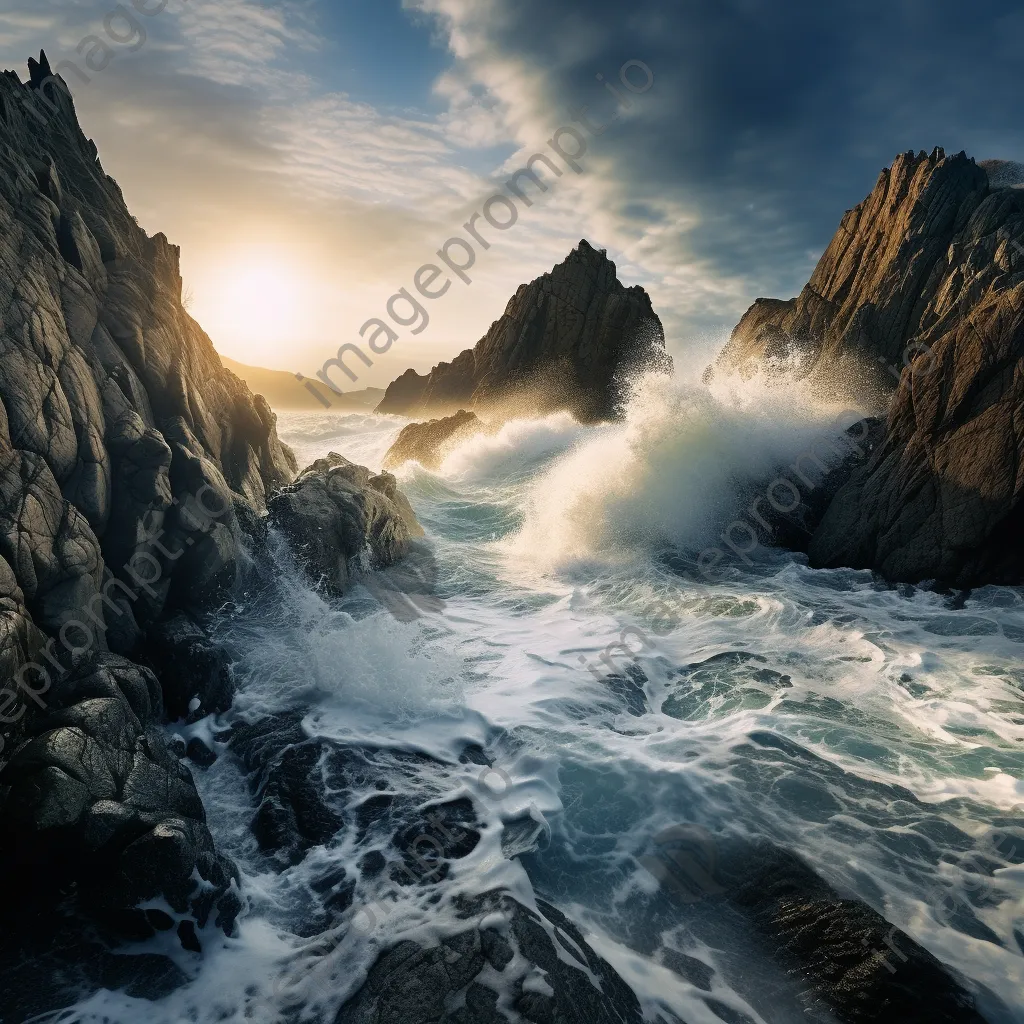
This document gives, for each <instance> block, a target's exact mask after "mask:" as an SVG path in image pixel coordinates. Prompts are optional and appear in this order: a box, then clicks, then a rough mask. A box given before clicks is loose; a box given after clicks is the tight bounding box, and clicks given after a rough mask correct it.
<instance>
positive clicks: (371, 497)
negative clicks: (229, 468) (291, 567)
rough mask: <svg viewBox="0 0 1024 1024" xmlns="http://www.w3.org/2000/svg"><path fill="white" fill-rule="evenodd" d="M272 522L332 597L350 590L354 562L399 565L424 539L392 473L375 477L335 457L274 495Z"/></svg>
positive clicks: (316, 464) (318, 463) (371, 565)
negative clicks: (363, 558) (415, 542)
mask: <svg viewBox="0 0 1024 1024" xmlns="http://www.w3.org/2000/svg"><path fill="white" fill-rule="evenodd" d="M270 520H271V522H272V523H273V524H274V525H275V526H276V527H277V528H278V529H279V530H280V531H281V532H282V533H283V534H284V535H285V537H286V538H287V539H288V541H289V543H290V544H291V547H292V549H293V550H294V551H295V553H296V555H297V556H298V557H299V560H300V561H301V562H302V564H303V566H304V567H305V569H306V570H307V571H308V572H309V574H310V575H311V576H312V578H313V580H314V581H315V582H317V583H320V584H321V585H322V586H323V587H324V589H325V590H326V591H327V592H328V593H330V594H336V595H337V594H342V593H344V592H345V591H346V590H347V589H348V585H349V579H350V577H351V574H352V568H353V562H354V561H355V560H356V559H358V558H359V557H360V556H362V555H364V554H366V555H368V556H369V565H368V566H367V568H373V569H380V568H386V567H387V566H390V565H394V564H395V563H396V562H397V561H398V560H399V559H400V558H402V557H403V556H404V555H405V554H406V553H407V552H408V550H409V544H410V542H411V541H412V540H413V538H415V537H422V536H423V528H422V527H421V526H420V524H419V523H418V522H417V521H416V514H415V513H414V512H413V510H412V506H411V505H410V504H409V501H408V499H407V498H406V497H405V495H404V494H402V492H401V491H400V490H399V489H398V482H397V481H396V480H395V478H394V477H393V476H392V475H391V474H390V473H381V474H380V475H379V476H374V475H373V474H372V473H371V472H370V471H369V470H368V469H366V468H365V467H363V466H357V465H355V464H354V463H352V462H349V460H348V459H346V458H344V457H343V456H341V455H338V454H337V453H336V452H331V454H330V455H328V456H327V457H326V458H324V459H317V461H316V462H314V463H313V465H312V466H310V467H309V468H308V469H306V470H305V471H304V472H303V473H302V474H301V475H300V476H299V478H298V480H296V482H295V483H294V484H293V485H291V486H289V487H286V488H284V489H283V490H281V491H280V492H279V493H277V494H276V495H274V497H273V498H272V499H271V502H270Z"/></svg>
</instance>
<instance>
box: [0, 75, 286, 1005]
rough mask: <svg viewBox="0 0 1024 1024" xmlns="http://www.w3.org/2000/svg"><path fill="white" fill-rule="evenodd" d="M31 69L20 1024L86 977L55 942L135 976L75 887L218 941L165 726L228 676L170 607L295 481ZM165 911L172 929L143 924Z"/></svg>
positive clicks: (10, 614)
mask: <svg viewBox="0 0 1024 1024" xmlns="http://www.w3.org/2000/svg"><path fill="white" fill-rule="evenodd" d="M29 69H30V81H29V82H28V83H26V84H22V82H21V81H20V80H19V78H18V76H17V75H16V74H14V73H13V72H7V73H6V74H5V75H3V76H2V77H0V675H2V678H0V866H2V867H3V868H4V870H5V871H6V872H10V873H12V877H14V876H15V873H16V876H17V877H25V878H29V877H31V878H38V879H40V881H39V883H38V884H35V885H31V886H25V887H18V891H17V892H14V893H12V894H10V898H8V899H6V900H5V901H4V905H3V907H2V908H0V917H2V920H0V925H2V927H0V931H2V932H3V934H4V936H5V938H4V939H3V940H2V941H0V988H3V990H4V991H5V992H8V993H11V997H10V999H11V1001H12V1002H13V1004H14V1006H15V1007H20V1008H22V1009H24V1010H25V1011H26V1013H27V1012H28V1011H29V1009H30V1008H31V1007H35V1006H39V1005H45V1004H46V1001H47V999H58V1000H59V998H60V997H59V993H58V987H56V986H55V985H54V984H53V983H52V977H51V976H50V975H48V974H47V971H48V970H50V969H51V968H52V970H53V971H54V972H55V974H54V975H53V976H54V977H65V980H67V979H69V978H70V979H71V980H74V979H75V978H76V977H77V975H75V974H73V975H66V976H65V975H62V974H61V972H62V971H64V969H65V967H66V966H67V958H66V957H64V958H63V959H62V957H63V954H61V953H60V950H61V949H63V948H65V947H67V949H68V950H70V951H71V954H72V955H71V960H72V961H73V962H74V963H75V964H76V965H77V966H76V968H75V970H76V971H77V972H78V974H83V975H84V974H88V973H89V971H90V970H93V973H96V972H99V976H100V977H101V979H105V980H106V981H110V982H111V983H113V984H120V983H121V981H120V978H121V977H122V975H123V973H124V971H127V974H128V976H129V977H131V976H132V974H133V973H138V971H139V970H141V968H140V967H139V963H138V962H133V964H132V965H131V966H127V967H125V968H124V969H123V970H122V968H121V966H120V965H121V963H122V961H124V960H125V958H123V957H114V958H113V960H112V959H111V954H110V953H109V951H108V950H107V949H106V947H105V946H103V945H100V946H96V945H95V944H93V945H90V942H91V941H92V940H89V939H88V938H87V937H86V932H85V931H84V930H83V931H81V932H80V933H79V932H77V931H75V929H74V927H72V929H71V930H70V932H69V930H68V924H67V919H66V918H61V917H60V916H59V915H58V916H57V917H56V918H51V917H48V916H47V915H48V913H49V912H50V911H52V909H53V907H52V904H53V902H54V901H57V900H60V899H62V898H63V897H64V896H66V895H67V894H68V893H69V892H75V893H76V895H77V900H78V905H79V906H80V907H81V908H83V909H85V910H87V911H88V912H89V913H90V915H91V917H92V918H93V920H95V921H97V922H100V923H101V925H102V926H103V927H104V928H105V927H108V926H109V927H111V928H113V930H114V932H115V933H116V934H117V935H120V936H121V937H125V936H127V937H129V938H135V939H140V938H145V937H147V936H148V935H151V934H155V931H154V929H155V928H161V929H166V928H172V927H174V926H175V924H176V923H179V924H180V928H179V935H180V936H181V939H182V943H183V944H185V945H186V946H187V948H194V946H195V945H196V943H197V942H198V940H197V939H196V938H195V929H196V928H197V927H198V928H200V929H201V928H202V927H203V926H204V925H206V923H207V922H208V921H209V922H210V923H211V924H212V923H214V922H216V923H217V924H219V925H220V926H221V927H222V928H224V929H225V930H230V928H231V927H232V922H233V920H234V917H235V915H236V914H237V913H238V910H239V908H240V906H241V902H240V899H239V896H238V892H237V888H236V887H234V884H233V879H234V878H235V877H236V874H237V873H236V872H235V869H234V867H233V866H232V865H231V863H230V862H229V861H227V860H226V859H225V858H223V857H221V856H220V855H219V854H218V853H217V851H216V850H215V848H214V844H213V840H212V838H211V836H210V833H209V831H208V829H207V826H206V824H205V814H204V811H203V807H202V803H201V802H200V799H199V796H198V793H197V791H196V788H195V785H194V783H193V780H192V776H191V774H190V773H189V770H188V768H187V767H186V766H185V765H184V764H183V763H182V761H181V760H180V758H179V757H178V756H177V754H175V753H174V752H172V751H171V750H170V749H169V748H168V747H167V744H166V742H165V739H164V736H163V733H162V732H161V731H160V730H159V728H157V727H158V726H159V725H160V723H161V722H162V721H163V720H164V717H165V713H166V712H171V713H172V714H173V716H174V717H178V716H179V715H184V714H185V713H186V711H187V712H188V713H198V714H208V713H209V712H210V711H213V710H223V708H224V707H226V706H227V705H228V704H230V700H231V695H232V694H231V683H230V676H229V673H228V670H227V668H226V665H225V664H224V662H225V661H226V659H225V657H224V656H223V655H222V654H221V655H219V656H218V655H217V654H216V652H212V651H208V650H205V648H204V646H203V644H204V641H203V639H202V635H201V631H198V630H197V628H196V627H195V626H194V625H192V624H190V623H189V622H188V620H187V619H184V618H183V617H182V616H181V615H178V616H177V617H175V616H173V615H171V612H172V610H174V609H179V610H181V609H192V610H197V609H202V608H203V607H206V606H208V605H209V604H210V603H211V602H215V601H218V600H220V599H221V597H222V596H223V594H224V593H225V590H226V588H228V587H229V586H230V585H231V584H232V583H233V582H234V580H235V577H236V575H237V573H238V571H239V567H240V565H241V564H242V560H243V557H244V550H243V535H244V533H245V532H246V531H254V530H256V529H257V528H258V518H259V514H260V513H262V512H263V511H265V508H266V499H267V497H268V495H269V493H270V491H271V490H273V489H276V488H278V487H280V486H281V485H283V484H286V483H288V482H289V481H290V480H291V479H292V478H293V476H294V472H295V468H296V467H295V461H294V458H293V457H292V455H291V453H290V452H289V451H288V450H287V449H286V448H285V447H284V446H283V445H282V444H281V443H280V441H279V440H278V437H277V432H276V428H275V417H274V415H273V413H272V412H271V411H270V408H269V407H268V405H267V404H266V402H265V401H264V400H263V399H262V398H259V397H255V396H253V395H252V394H251V393H250V392H249V390H248V388H247V387H246V386H245V385H244V384H243V383H242V382H241V381H240V380H239V379H238V378H237V377H235V376H234V375H233V374H232V373H230V372H228V371H227V370H225V369H224V368H223V367H222V365H221V363H220V359H219V358H218V356H217V354H216V352H215V351H214V348H213V345H212V344H211V342H210V339H209V338H208V337H207V336H206V335H205V334H204V333H203V331H202V330H201V329H200V328H199V326H198V325H197V324H196V323H195V322H194V321H193V320H192V319H191V318H190V317H189V316H188V314H187V313H186V312H185V310H184V309H183V308H182V305H181V301H180V300H181V278H180V277H179V274H178V249H177V248H176V247H174V246H172V245H170V244H169V243H168V241H167V239H166V238H165V237H164V236H163V235H155V236H154V237H152V238H150V237H148V236H147V235H146V233H145V232H144V231H143V230H142V229H141V228H140V227H139V225H138V224H137V223H136V222H135V220H134V218H133V217H132V216H131V215H130V214H129V212H128V210H127V208H126V206H125V204H124V201H123V199H122V196H121V192H120V190H119V189H118V187H117V185H116V183H115V182H114V181H113V180H112V179H111V178H109V177H107V176H106V175H105V174H104V172H103V168H102V166H101V165H100V162H99V159H98V157H97V153H96V147H95V146H94V145H93V143H92V142H91V141H90V140H88V139H86V137H85V136H84V135H83V133H82V131H81V129H80V128H79V126H78V122H77V119H76V115H75V112H74V108H73V105H72V101H71V99H70V97H69V96H68V94H67V92H66V90H65V89H64V88H63V87H62V86H61V84H60V83H59V82H58V81H56V80H54V79H52V78H50V70H49V68H48V66H47V64H46V60H45V57H43V58H41V61H40V62H39V63H36V62H34V61H32V62H30V65H29ZM157 632H160V633H161V636H162V638H163V641H164V643H165V647H166V650H167V651H170V652H173V651H175V650H184V646H183V644H182V643H181V642H179V641H181V640H182V639H183V638H184V639H185V640H187V641H188V643H189V644H190V645H191V646H190V648H189V649H190V650H191V651H192V653H193V654H196V652H198V653H199V654H202V656H203V658H205V661H202V659H200V660H197V659H196V657H192V658H191V660H189V661H188V663H187V664H185V665H183V667H182V670H181V672H179V673H178V675H179V676H180V682H181V692H180V693H178V692H176V691H175V689H174V682H173V679H172V677H173V676H174V673H173V672H171V671H170V655H168V662H167V668H168V671H167V673H165V672H164V671H163V667H161V671H160V678H159V679H158V677H157V676H156V675H154V673H153V672H152V671H150V670H149V669H148V668H145V667H142V665H140V664H135V663H133V662H132V661H129V660H128V659H127V657H125V655H131V656H132V657H133V658H136V659H140V660H146V659H149V660H150V661H153V662H154V663H155V662H156V661H157V660H159V659H157V658H156V657H155V651H156V648H155V647H154V645H153V636H154V635H155V634H156V633H157ZM147 633H148V634H149V638H148V639H147ZM176 638H177V639H176ZM194 697H195V700H193V698H194ZM193 716H194V715H193ZM158 896H162V897H163V898H164V899H165V900H166V903H167V905H168V906H169V907H170V909H171V910H172V911H173V913H174V914H175V915H180V916H181V920H180V922H175V920H174V919H173V918H172V917H171V916H170V915H169V914H167V913H162V912H161V914H158V915H154V914H153V913H148V916H147V913H144V912H143V911H141V910H138V909H136V908H137V906H138V904H139V902H140V901H143V900H149V899H154V898H157V897H158ZM154 921H155V922H156V923H155V924H154ZM72 932H73V933H74V936H75V937H73V938H68V935H70V934H71V933H72ZM62 934H63V935H64V939H63V940H62V939H61V935H62ZM62 943H63V945H62ZM163 959H164V958H162V957H155V958H153V961H154V962H153V963H152V964H150V966H151V967H152V966H155V967H156V968H158V969H157V972H156V973H157V974H159V975H161V977H163V976H164V975H167V972H168V971H171V968H172V967H173V965H170V966H168V964H169V961H168V962H167V963H163ZM157 961H159V962H160V963H157ZM26 964H29V965H31V966H32V971H31V972H29V973H28V974H26V973H25V972H24V971H23V970H22V968H23V967H25V965H26ZM48 964H49V965H50V967H48V966H47V965H48ZM62 965H63V966H62ZM105 972H109V973H105ZM171 974H173V971H171ZM165 980H166V978H165ZM154 984H156V982H154ZM143 987H145V986H143ZM156 987H157V988H158V987H159V985H158V984H156ZM22 992H24V993H26V998H27V999H28V1002H26V1003H25V1004H24V1005H22V1003H21V1002H20V1001H19V1000H20V994H21V993H22ZM36 999H38V1000H40V1001H41V1002H33V1001H32V1000H36ZM58 1005H59V1002H58Z"/></svg>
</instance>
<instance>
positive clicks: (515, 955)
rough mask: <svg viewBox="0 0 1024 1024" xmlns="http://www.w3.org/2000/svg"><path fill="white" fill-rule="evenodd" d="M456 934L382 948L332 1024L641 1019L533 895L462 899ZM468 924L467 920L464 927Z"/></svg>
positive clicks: (574, 934) (605, 970) (562, 921)
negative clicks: (525, 900)
mask: <svg viewBox="0 0 1024 1024" xmlns="http://www.w3.org/2000/svg"><path fill="white" fill-rule="evenodd" d="M460 909H461V913H462V915H463V916H464V917H465V919H466V921H467V924H468V925H469V927H468V928H467V930H466V931H464V932H462V933H460V934H457V935H454V936H451V937H448V938H444V939H441V940H440V941H439V942H438V943H436V944H434V945H426V946H421V945H419V944H418V943H416V942H412V941H405V942H401V943H399V944H398V945H397V946H394V947H392V948H391V949H389V950H387V951H386V952H384V953H383V954H382V955H381V956H380V958H379V959H378V960H377V962H376V963H375V964H374V966H373V967H372V968H371V970H370V973H369V976H368V977H367V979H366V983H365V984H364V985H363V987H362V988H361V989H360V990H359V992H358V994H357V995H356V996H355V997H354V998H353V999H351V1000H350V1001H349V1002H348V1003H346V1004H345V1005H344V1006H343V1007H342V1008H341V1010H340V1012H339V1013H338V1016H337V1017H336V1018H335V1024H507V1022H508V1020H509V1019H510V1016H509V1015H508V1014H507V1013H505V1012H504V1010H505V1009H508V1010H510V1011H512V1012H513V1013H515V1014H517V1015H518V1017H517V1018H515V1019H519V1020H525V1021H529V1022H531V1024H577V1022H579V1024H582V1022H586V1024H642V1021H643V1019H644V1016H643V1013H642V1011H641V1008H640V1003H639V1001H638V999H637V997H636V996H635V995H634V994H633V991H632V989H630V987H629V986H628V985H627V984H626V983H625V982H624V981H623V980H622V978H621V977H620V976H619V975H618V974H617V973H616V972H615V970H614V969H613V968H612V967H611V965H610V964H609V963H608V962H607V961H606V960H604V959H602V958H601V957H600V956H598V954H597V953H595V952H594V950H593V949H591V947H590V946H589V945H588V944H587V941H586V939H585V938H584V936H583V934H582V933H581V932H580V930H579V929H578V928H577V927H576V926H575V925H574V924H573V923H572V922H571V921H570V920H569V919H568V918H567V917H565V916H564V915H563V914H562V913H561V912H560V911H558V910H557V909H556V908H555V907H553V906H551V904H549V903H546V902H544V901H543V900H537V909H536V910H532V909H530V908H528V907H525V906H523V904H521V903H519V902H518V901H517V900H515V899H513V898H512V897H511V896H509V895H508V894H507V893H498V892H496V893H489V894H486V895H484V896H480V897H475V898H472V899H465V900H463V901H462V905H461V908H460ZM470 922H473V923H470Z"/></svg>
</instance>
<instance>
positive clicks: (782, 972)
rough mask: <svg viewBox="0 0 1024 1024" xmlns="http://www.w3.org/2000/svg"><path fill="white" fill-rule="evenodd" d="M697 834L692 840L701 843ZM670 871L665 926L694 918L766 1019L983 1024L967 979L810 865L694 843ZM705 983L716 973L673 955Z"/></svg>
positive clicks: (754, 850)
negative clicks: (780, 1016)
mask: <svg viewBox="0 0 1024 1024" xmlns="http://www.w3.org/2000/svg"><path fill="white" fill-rule="evenodd" d="M691 838H692V837H691ZM658 856H659V857H660V859H661V860H662V864H663V866H664V868H665V871H664V872H657V874H658V877H659V879H660V880H661V882H662V889H661V893H660V899H661V900H662V901H663V903H662V907H661V909H660V910H659V912H658V913H659V916H658V922H657V924H656V927H663V926H666V925H668V922H670V921H673V920H674V921H675V922H676V923H679V922H685V924H686V927H687V930H688V931H689V932H690V933H692V934H693V935H694V936H696V937H697V938H698V939H699V940H700V941H701V942H703V943H705V944H706V945H707V946H708V947H709V948H710V949H711V950H713V951H714V954H713V955H714V957H715V962H716V964H718V965H719V967H720V969H721V970H722V971H723V972H724V973H725V981H726V983H727V984H728V985H730V986H731V987H733V988H734V989H735V990H736V991H738V992H740V993H741V994H742V996H743V997H744V998H745V999H746V1000H747V1001H748V1002H749V1004H750V1006H752V1007H753V1008H754V1009H755V1010H757V1011H758V1012H759V1013H761V1014H762V1015H767V1016H766V1019H772V1018H771V1015H772V1014H773V1013H774V1014H785V1013H790V1012H792V1013H797V1014H799V1015H800V1016H801V1018H802V1019H806V1020H809V1021H821V1022H832V1021H841V1022H844V1024H862V1022H863V1024H867V1022H869V1021H879V1020H903V1021H909V1022H917V1024H926V1022H927V1024H932V1022H947V1024H954V1022H957V1024H983V1022H984V1020H985V1018H984V1017H983V1016H982V1014H981V1013H980V1012H979V1010H978V999H979V998H984V999H991V998H992V997H991V996H990V994H988V993H983V992H975V991H972V990H971V989H970V988H969V987H968V985H967V983H966V982H964V981H963V980H962V979H960V978H958V977H957V976H956V975H955V974H954V972H952V971H951V970H950V969H949V968H947V967H945V966H944V965H943V964H942V963H940V962H939V961H938V960H937V959H936V958H935V957H934V956H932V955H931V954H930V953H929V952H927V950H925V949H924V948H922V947H921V946H920V945H919V944H918V943H916V942H915V941H914V940H913V939H912V938H910V936H909V935H907V934H906V933H905V932H903V931H902V930H901V929H899V928H896V927H894V926H892V925H891V924H889V922H888V921H886V920H885V918H884V917H882V916H881V914H879V913H878V912H877V911H875V910H874V909H872V908H871V907H870V906H868V904H866V903H864V902H863V901H861V900H859V899H856V898H850V897H844V896H841V895H840V894H839V893H837V892H836V891H835V890H834V889H833V888H832V887H831V886H829V885H828V884H827V883H826V882H825V881H824V880H823V879H821V878H820V877H819V876H818V875H816V874H815V873H814V872H813V871H812V870H811V869H810V868H809V867H808V866H807V865H806V864H805V863H804V862H803V861H802V860H800V858H798V857H796V856H795V855H794V854H792V853H789V852H787V851H785V850H782V849H780V848H778V847H776V846H774V845H772V844H770V843H768V842H763V841H762V842H756V843H745V842H737V841H724V842H722V843H715V844H708V843H700V842H691V843H690V845H689V846H688V847H686V848H683V847H682V846H678V844H677V848H673V849H669V848H668V847H666V848H665V849H664V850H663V851H662V852H661V853H659V855H658ZM663 958H664V962H665V964H666V966H669V967H671V968H672V969H673V970H675V971H677V972H678V973H679V974H681V975H683V976H684V977H687V978H689V979H690V980H691V981H692V983H693V984H697V985H699V986H700V987H702V988H707V987H708V982H709V981H710V973H709V971H710V969H709V968H707V966H706V965H704V964H703V963H702V962H701V961H694V958H692V957H687V956H685V955H684V954H681V953H679V952H678V951H676V950H666V951H665V952H664V954H663Z"/></svg>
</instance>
